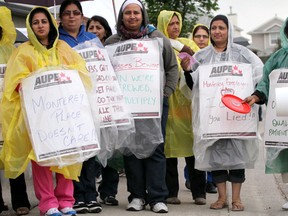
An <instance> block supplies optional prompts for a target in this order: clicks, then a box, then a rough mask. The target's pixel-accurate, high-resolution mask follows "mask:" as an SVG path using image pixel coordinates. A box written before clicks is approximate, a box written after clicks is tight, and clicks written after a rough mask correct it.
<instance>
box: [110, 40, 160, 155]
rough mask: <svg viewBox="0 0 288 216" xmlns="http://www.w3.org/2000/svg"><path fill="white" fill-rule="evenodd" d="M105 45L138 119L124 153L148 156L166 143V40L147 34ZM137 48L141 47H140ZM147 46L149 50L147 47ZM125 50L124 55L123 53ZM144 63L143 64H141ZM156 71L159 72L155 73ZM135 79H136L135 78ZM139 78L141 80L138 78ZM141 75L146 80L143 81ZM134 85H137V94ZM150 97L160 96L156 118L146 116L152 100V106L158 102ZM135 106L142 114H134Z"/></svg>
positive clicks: (130, 109) (135, 119)
mask: <svg viewBox="0 0 288 216" xmlns="http://www.w3.org/2000/svg"><path fill="white" fill-rule="evenodd" d="M134 48H135V49H134ZM106 49H107V50H108V54H109V57H110V60H111V63H112V65H113V68H114V70H115V73H116V75H117V77H118V81H119V84H120V86H121V89H122V90H123V89H126V90H125V92H124V91H123V94H124V96H125V102H126V104H127V105H128V104H129V105H128V106H127V107H128V109H129V111H130V112H131V113H132V115H133V117H134V122H135V130H136V133H135V134H131V135H130V136H129V137H127V139H126V140H125V142H124V146H126V147H127V148H124V149H123V151H122V152H123V154H124V155H131V154H133V155H135V156H136V157H137V158H139V159H142V158H147V157H149V156H150V155H151V154H152V153H153V152H154V150H155V149H156V147H157V146H158V145H159V144H160V143H163V136H162V130H161V115H162V104H163V89H164V84H163V80H164V68H163V59H162V51H163V40H162V39H161V38H146V37H145V38H144V39H135V40H126V41H121V42H118V43H114V44H112V45H108V46H106ZM137 49H139V50H138V51H137ZM145 49H147V50H146V51H145ZM130 50H131V51H130ZM133 50H135V51H133ZM141 50H143V51H141ZM122 52H123V53H124V55H123V54H121V53H122ZM116 53H119V54H116ZM134 53H135V55H134ZM139 53H140V54H139ZM141 53H143V54H141ZM147 54H149V55H147ZM139 55H142V56H143V57H142V58H143V59H142V58H141V57H139ZM139 58H140V59H142V60H141V61H142V62H140V61H139ZM149 59H150V61H149ZM142 64H143V66H141V65H142ZM137 67H138V69H137ZM129 68H131V69H129ZM155 68H156V69H157V70H156V69H155ZM155 71H157V72H158V73H155ZM130 72H133V73H130ZM151 72H153V73H151ZM123 73H124V75H123ZM125 73H128V74H129V73H130V75H127V76H126V75H125ZM137 76H138V78H137ZM119 77H120V78H119ZM125 77H127V78H125ZM133 79H135V80H134V81H133ZM137 79H140V80H139V81H137ZM141 79H144V80H143V81H142V82H140V81H141ZM149 79H151V81H149ZM155 80H158V84H155ZM131 89H134V91H135V96H134V95H133V91H131ZM137 89H138V90H137ZM155 89H156V90H155ZM139 92H142V93H140V94H142V96H139ZM145 92H146V93H145ZM125 93H126V94H129V96H128V97H127V95H125ZM146 99H147V100H146ZM150 99H151V100H152V99H153V100H154V99H156V100H159V101H157V103H158V104H159V107H158V108H159V109H158V114H159V117H157V118H153V116H152V117H146V116H147V115H148V116H151V115H153V113H150V112H149V103H153V106H154V105H155V104H154V102H153V101H150ZM133 101H134V102H133ZM141 103H143V105H141ZM156 105H157V104H156ZM133 107H134V108H136V109H138V111H139V110H141V109H142V111H140V114H139V113H138V114H135V110H134V108H133ZM141 112H142V113H141Z"/></svg>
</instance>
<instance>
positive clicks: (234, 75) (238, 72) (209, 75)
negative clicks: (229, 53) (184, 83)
mask: <svg viewBox="0 0 288 216" xmlns="http://www.w3.org/2000/svg"><path fill="white" fill-rule="evenodd" d="M198 70H199V94H200V95H199V100H200V101H199V103H200V108H199V110H200V112H201V113H199V115H200V131H201V139H220V138H242V139H244V138H255V137H256V136H257V108H256V107H254V109H253V108H252V109H251V112H250V113H248V114H240V113H237V112H234V111H232V110H230V109H228V108H227V107H226V106H225V105H224V104H223V103H222V102H221V98H222V96H223V95H225V94H232V95H235V96H237V97H239V98H242V99H244V98H245V97H247V96H249V95H251V94H252V93H253V91H254V85H253V79H252V68H251V65H250V64H235V63H229V62H224V63H219V64H212V65H202V66H200V67H199V68H198Z"/></svg>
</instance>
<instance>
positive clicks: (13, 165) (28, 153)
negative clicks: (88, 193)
mask: <svg viewBox="0 0 288 216" xmlns="http://www.w3.org/2000/svg"><path fill="white" fill-rule="evenodd" d="M36 8H37V7H36ZM43 8H44V7H43ZM34 9H35V8H34ZM34 9H33V10H34ZM44 9H45V10H47V8H44ZM47 11H48V10H47ZM48 13H49V12H48ZM30 14H31V13H30ZM30 14H29V15H28V16H27V19H26V26H27V31H28V37H29V41H27V42H25V43H24V44H21V45H20V46H19V47H18V48H17V49H16V50H15V51H14V52H13V54H12V56H11V59H10V60H9V62H8V64H7V70H6V74H5V78H4V93H3V100H2V107H3V112H4V113H5V115H4V117H3V137H4V146H3V150H2V154H1V159H2V161H3V163H4V169H5V176H6V177H7V178H16V177H17V176H19V175H20V174H21V173H23V172H24V171H25V169H26V167H27V165H28V163H29V162H30V160H34V161H36V157H35V153H34V151H33V149H32V145H31V142H30V139H29V135H28V132H27V129H26V125H25V121H24V117H23V113H22V110H21V104H20V96H19V92H18V90H17V89H18V86H19V84H20V83H21V80H22V79H24V78H25V77H27V76H29V75H30V74H31V72H35V71H37V70H39V69H42V68H45V67H50V66H61V65H64V66H66V67H67V68H69V69H76V70H78V71H79V72H81V73H82V74H83V73H88V72H87V70H86V68H85V64H86V63H85V61H84V60H83V59H82V57H81V56H80V55H79V54H78V53H76V52H75V51H74V50H72V48H70V46H69V45H68V44H67V43H65V42H64V41H61V40H58V36H59V33H58V29H57V23H56V21H55V19H54V18H53V16H52V15H51V14H50V13H49V15H50V17H51V19H52V22H53V26H50V33H51V32H52V34H55V35H54V37H56V39H55V41H54V42H53V44H52V47H51V48H50V49H47V48H46V47H44V46H43V45H42V44H41V43H40V42H39V41H38V40H37V38H36V36H35V34H34V32H33V31H32V28H31V26H30V24H29V17H30ZM50 36H51V35H50ZM52 37H53V35H52ZM50 38H51V37H50ZM81 73H80V75H81ZM81 168H82V164H80V163H79V164H75V165H71V166H65V167H62V168H58V167H51V168H50V169H51V170H52V171H54V172H57V173H60V174H63V175H64V177H65V178H67V179H73V180H78V176H79V175H80V171H81Z"/></svg>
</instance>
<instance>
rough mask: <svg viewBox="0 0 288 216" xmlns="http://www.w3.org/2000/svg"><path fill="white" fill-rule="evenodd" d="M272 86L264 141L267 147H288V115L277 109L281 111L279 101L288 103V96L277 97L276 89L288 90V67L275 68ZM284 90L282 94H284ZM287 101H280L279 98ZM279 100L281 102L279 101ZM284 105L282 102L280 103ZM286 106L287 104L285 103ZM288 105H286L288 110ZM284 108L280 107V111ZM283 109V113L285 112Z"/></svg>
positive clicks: (272, 74) (271, 79)
mask: <svg viewBox="0 0 288 216" xmlns="http://www.w3.org/2000/svg"><path fill="white" fill-rule="evenodd" d="M269 79H270V86H269V98H268V104H267V109H266V117H265V130H264V141H265V146H266V147H278V148H279V147H280V148H287V147H288V139H287V137H288V116H285V115H279V113H278V115H277V111H278V112H279V110H278V109H279V107H277V106H278V103H280V104H281V103H285V102H286V105H287V95H288V91H287V92H286V97H285V98H283V97H282V99H281V97H280V98H276V93H275V90H276V91H277V89H279V90H280V91H283V90H285V89H286V90H287V87H288V69H287V68H286V69H285V68H281V69H276V70H273V71H272V72H271V73H270V75H269ZM283 93H284V92H282V96H283ZM276 99H277V100H276ZM283 99H284V100H285V101H279V100H283ZM278 101H279V102H278ZM280 106H282V104H281V105H280ZM284 106H285V105H284ZM287 109H288V107H287V106H286V110H287ZM281 110H282V108H281V107H280V111H281ZM283 112H284V111H283V110H282V112H281V114H283Z"/></svg>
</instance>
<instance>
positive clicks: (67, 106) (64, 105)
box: [21, 70, 100, 161]
mask: <svg viewBox="0 0 288 216" xmlns="http://www.w3.org/2000/svg"><path fill="white" fill-rule="evenodd" d="M21 86H22V102H23V103H22V104H23V106H22V107H23V108H24V110H25V113H26V122H28V127H27V128H28V130H29V132H30V138H31V142H32V145H33V149H34V151H35V154H36V157H37V161H44V160H48V159H52V158H53V157H55V156H57V157H60V156H66V155H72V154H75V153H79V152H90V151H95V150H99V149H100V147H99V141H98V138H97V134H96V129H95V126H94V122H93V117H92V112H91V109H90V104H89V101H88V97H87V94H86V92H85V89H84V86H83V84H82V81H81V79H80V77H79V74H78V72H77V71H75V70H51V71H46V72H43V73H36V74H34V75H32V76H30V77H28V78H26V79H25V80H23V82H22V83H21Z"/></svg>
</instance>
